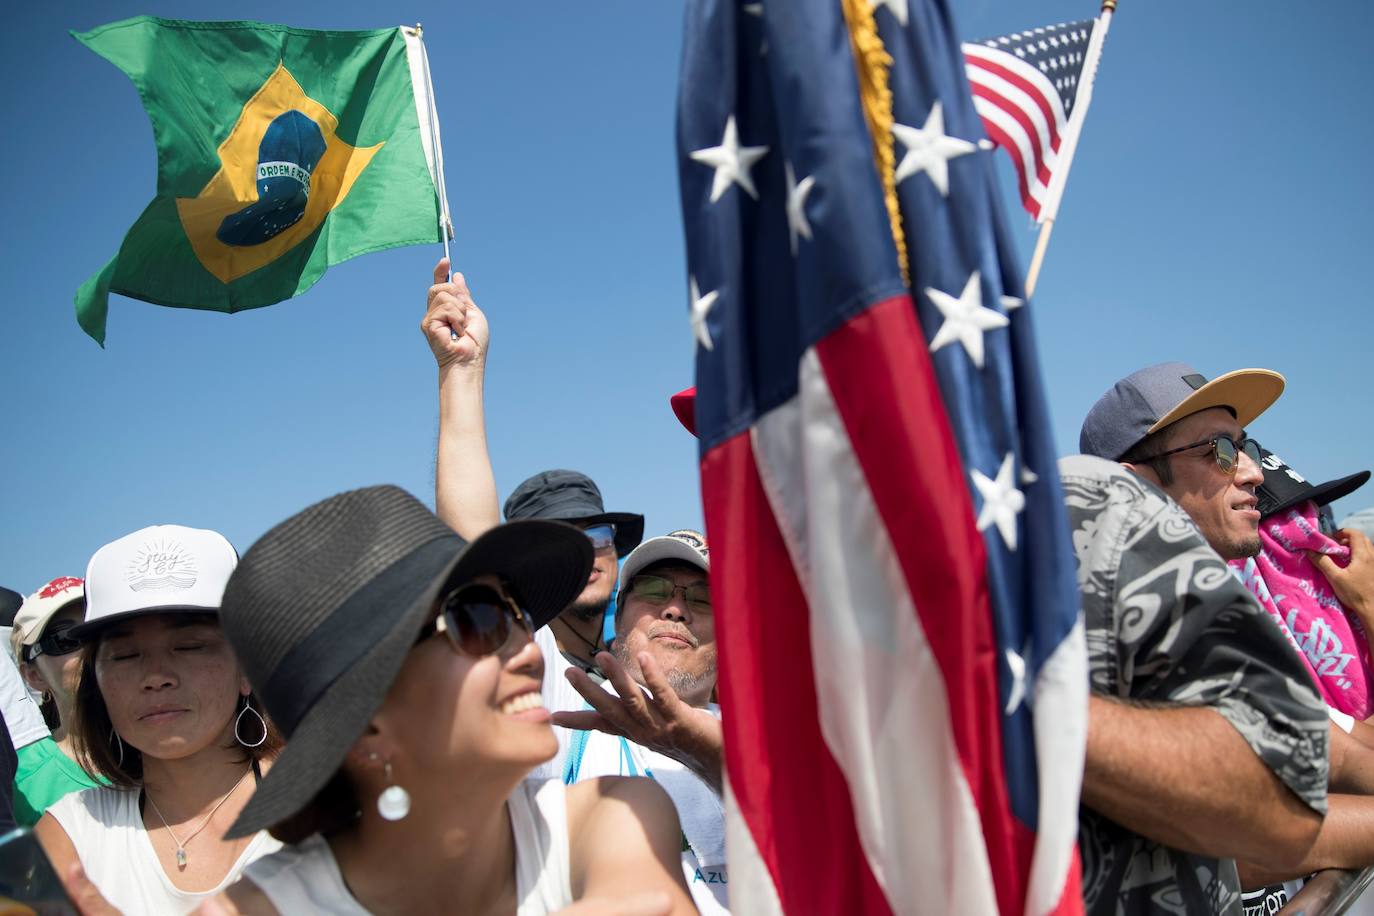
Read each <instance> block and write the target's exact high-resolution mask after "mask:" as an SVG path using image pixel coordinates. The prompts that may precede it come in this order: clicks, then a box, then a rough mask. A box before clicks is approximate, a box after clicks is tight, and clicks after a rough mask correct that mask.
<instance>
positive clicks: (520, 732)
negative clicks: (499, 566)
mask: <svg viewBox="0 0 1374 916" xmlns="http://www.w3.org/2000/svg"><path fill="white" fill-rule="evenodd" d="M475 581H476V582H480V583H482V584H484V585H490V586H492V587H493V588H496V589H497V590H499V591H502V593H503V594H504V589H503V587H502V585H501V581H500V580H499V579H498V578H496V577H495V576H480V577H478V578H477V579H476V580H475ZM543 674H544V662H543V657H542V656H541V655H540V653H539V647H538V646H536V645H535V644H534V642H533V640H532V639H531V638H530V635H529V632H528V631H527V630H526V629H525V628H524V627H523V626H520V625H515V626H513V627H512V628H511V633H510V637H509V638H508V639H507V640H506V642H505V645H503V646H502V647H501V648H500V650H498V651H497V652H496V653H495V654H492V655H484V656H480V657H474V656H472V655H469V654H467V653H466V652H465V651H462V650H460V649H458V648H456V646H455V641H454V640H452V639H450V638H449V635H448V633H435V634H434V635H432V636H430V637H429V638H427V639H423V640H421V641H420V643H419V644H417V645H416V646H415V648H414V649H412V650H411V651H410V654H409V655H408V656H406V661H405V664H404V665H403V666H402V667H401V672H400V674H399V675H398V676H397V678H396V680H395V681H394V682H393V683H392V685H391V689H390V690H389V691H388V692H387V695H386V699H385V700H383V702H382V705H381V707H380V708H379V709H378V711H377V719H378V720H383V721H385V723H386V729H387V732H388V734H389V736H390V737H391V738H392V739H393V740H395V741H396V742H397V743H399V744H401V745H402V746H404V748H405V755H406V757H407V758H409V759H410V760H412V761H414V763H415V765H417V766H421V767H424V766H436V767H451V766H452V765H453V764H455V763H456V762H459V761H462V762H464V764H465V765H466V764H469V763H482V762H492V761H495V762H498V763H507V764H510V765H511V766H512V767H521V768H524V770H525V771H528V770H529V769H532V768H533V767H535V766H537V765H538V764H540V763H543V762H544V761H546V760H549V759H550V758H552V757H553V755H554V754H555V753H556V752H557V751H558V741H557V739H556V738H554V735H553V728H552V727H551V726H550V725H549V713H548V710H546V709H545V708H544V704H543V700H542V698H541V697H540V693H539V688H540V685H541V683H542V678H543Z"/></svg>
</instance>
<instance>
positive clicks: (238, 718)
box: [234, 697, 267, 747]
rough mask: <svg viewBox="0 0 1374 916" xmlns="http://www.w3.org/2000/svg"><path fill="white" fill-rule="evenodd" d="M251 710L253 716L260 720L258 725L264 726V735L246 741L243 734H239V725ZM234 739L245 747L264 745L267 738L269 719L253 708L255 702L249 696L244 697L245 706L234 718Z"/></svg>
mask: <svg viewBox="0 0 1374 916" xmlns="http://www.w3.org/2000/svg"><path fill="white" fill-rule="evenodd" d="M250 712H251V713H252V714H253V718H255V719H257V720H258V725H259V726H261V727H262V737H260V738H258V740H257V741H244V740H243V735H241V734H239V726H240V725H242V724H243V716H244V714H245V713H250ZM234 740H235V741H237V742H238V743H239V744H241V745H243V746H244V747H262V744H263V742H265V741H266V740H267V720H266V719H264V718H263V717H262V713H260V712H258V711H257V710H256V709H254V708H253V704H252V703H250V702H249V701H248V698H247V697H244V698H243V708H242V709H240V710H239V714H238V716H236V717H235V718H234Z"/></svg>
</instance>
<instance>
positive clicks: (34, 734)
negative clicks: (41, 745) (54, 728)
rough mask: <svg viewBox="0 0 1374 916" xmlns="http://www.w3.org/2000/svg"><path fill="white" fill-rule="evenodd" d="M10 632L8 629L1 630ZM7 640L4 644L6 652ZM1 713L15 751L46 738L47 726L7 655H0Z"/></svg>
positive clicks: (6, 653) (10, 656) (1, 653)
mask: <svg viewBox="0 0 1374 916" xmlns="http://www.w3.org/2000/svg"><path fill="white" fill-rule="evenodd" d="M4 630H5V632H6V633H8V632H9V628H8V627H5V628H4ZM8 647H9V640H8V639H6V640H5V648H6V649H8ZM0 655H3V656H4V658H3V659H0V712H3V713H4V716H5V725H6V726H8V728H9V730H10V740H11V741H13V742H14V749H15V750H19V748H21V747H27V746H28V745H30V744H33V743H34V742H35V741H37V740H39V739H40V738H46V737H48V726H47V724H46V723H45V722H44V721H43V713H42V712H41V711H40V710H39V708H38V704H37V703H35V702H34V701H33V696H32V695H31V694H30V693H29V688H28V686H27V685H26V684H25V683H24V678H23V677H22V676H21V675H20V674H19V667H18V665H17V664H15V661H14V656H12V655H10V653H9V652H8V651H0Z"/></svg>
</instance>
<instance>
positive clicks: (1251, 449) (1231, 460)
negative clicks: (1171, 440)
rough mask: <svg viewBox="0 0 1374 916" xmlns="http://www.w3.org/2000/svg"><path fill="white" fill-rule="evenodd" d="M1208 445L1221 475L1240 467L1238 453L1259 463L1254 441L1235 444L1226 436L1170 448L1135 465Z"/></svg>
mask: <svg viewBox="0 0 1374 916" xmlns="http://www.w3.org/2000/svg"><path fill="white" fill-rule="evenodd" d="M1203 445H1210V446H1211V447H1212V456H1213V457H1214V458H1216V460H1217V467H1219V468H1221V472H1222V473H1223V474H1234V473H1235V472H1236V468H1237V467H1239V466H1240V453H1241V452H1244V453H1245V454H1246V456H1247V457H1249V459H1250V460H1251V461H1253V462H1255V464H1256V465H1257V466H1258V465H1259V463H1260V444H1259V443H1258V442H1256V441H1255V440H1254V439H1250V438H1245V439H1241V440H1240V441H1239V442H1237V441H1236V440H1235V439H1233V438H1231V437H1230V436H1227V435H1220V436H1213V437H1212V438H1210V439H1203V440H1202V441H1201V442H1194V443H1191V444H1190V445H1180V446H1179V447H1178V448H1171V449H1169V450H1168V451H1167V452H1160V453H1159V454H1158V455H1151V456H1150V457H1148V458H1142V459H1140V461H1138V462H1137V464H1144V463H1145V462H1146V461H1153V460H1155V459H1156V458H1163V457H1165V456H1166V455H1177V454H1178V453H1179V452H1186V451H1188V449H1190V448H1198V447H1199V446H1203Z"/></svg>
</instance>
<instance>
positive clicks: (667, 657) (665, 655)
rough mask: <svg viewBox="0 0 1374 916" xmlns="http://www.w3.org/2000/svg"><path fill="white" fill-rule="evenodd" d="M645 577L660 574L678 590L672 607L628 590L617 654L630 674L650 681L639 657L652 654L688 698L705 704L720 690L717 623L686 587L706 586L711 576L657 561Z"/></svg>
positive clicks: (619, 622)
mask: <svg viewBox="0 0 1374 916" xmlns="http://www.w3.org/2000/svg"><path fill="white" fill-rule="evenodd" d="M639 575H652V576H660V577H662V578H664V579H668V580H671V581H672V583H673V585H674V586H676V588H675V589H674V591H673V595H672V597H671V598H670V599H668V601H667V602H666V603H663V604H655V603H653V602H651V601H648V600H645V599H643V598H640V597H637V596H636V595H635V594H634V590H633V589H632V588H629V587H628V586H629V585H631V584H632V583H626V585H627V588H626V589H625V591H624V604H623V605H622V606H621V607H620V608H619V610H618V614H619V617H618V619H617V621H616V655H617V656H618V658H619V660H620V663H621V665H623V666H624V667H625V669H626V671H627V672H628V673H629V675H630V676H631V677H632V678H634V679H635V680H636V681H638V682H639V683H640V684H643V683H644V675H643V674H642V673H641V671H640V668H639V653H641V652H648V653H649V654H650V655H651V656H652V657H653V659H654V662H655V663H656V664H657V665H658V668H659V670H660V671H662V672H663V674H664V676H665V677H666V678H667V680H668V683H669V685H670V686H672V688H673V689H674V690H675V691H677V693H678V696H679V697H681V698H682V700H683V701H684V702H686V703H688V704H690V705H693V706H701V705H704V704H705V703H706V701H707V700H708V699H709V698H710V696H711V691H712V690H713V689H715V686H716V619H715V615H714V614H713V613H712V611H711V610H710V609H708V608H705V607H702V606H700V605H697V606H693V605H692V604H691V603H689V602H688V601H687V596H686V593H685V592H684V591H683V589H685V588H687V587H689V586H693V585H706V584H707V581H708V580H707V577H706V573H704V572H703V571H702V570H700V569H698V568H697V567H695V566H689V565H686V564H682V563H656V564H654V565H653V566H650V567H648V568H646V569H644V570H643V571H642V572H641V573H640V574H639Z"/></svg>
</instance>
